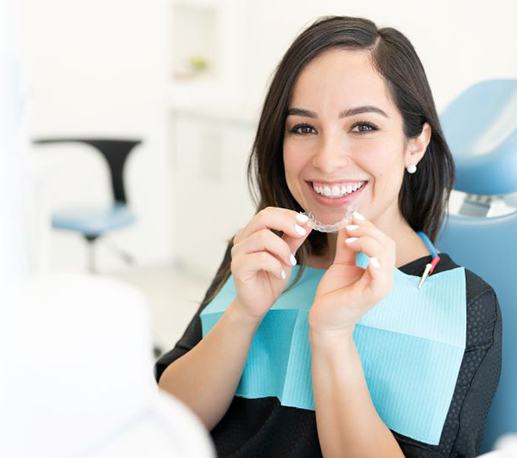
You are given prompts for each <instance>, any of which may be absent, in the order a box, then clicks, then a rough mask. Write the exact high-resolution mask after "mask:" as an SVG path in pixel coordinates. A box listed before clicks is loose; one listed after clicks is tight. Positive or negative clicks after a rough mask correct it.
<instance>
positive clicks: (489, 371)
mask: <svg viewBox="0 0 517 458" xmlns="http://www.w3.org/2000/svg"><path fill="white" fill-rule="evenodd" d="M430 260H431V257H430V256H426V257H423V258H420V259H417V260H415V261H412V262H410V263H408V264H406V265H404V266H402V267H400V268H399V269H400V270H401V271H403V272H404V273H406V274H408V275H416V276H418V277H420V276H421V275H422V272H423V270H424V268H425V265H426V264H427V263H428V262H430ZM455 267H459V266H458V265H457V264H456V263H454V261H453V260H452V259H451V258H450V257H449V256H448V255H447V254H445V253H440V262H439V263H438V265H437V267H436V269H435V273H436V272H442V271H446V270H449V269H453V268H455ZM465 274H466V288H467V341H466V348H465V354H464V355H463V360H462V363H461V367H460V371H459V374H458V380H457V382H456V387H455V390H454V395H453V398H452V401H451V405H450V407H449V411H448V414H447V418H446V421H445V425H444V428H443V431H442V435H441V438H440V443H439V445H429V444H425V443H422V442H419V441H416V440H413V439H411V438H409V437H406V436H402V435H401V434H398V433H396V432H394V431H392V433H393V435H394V437H395V439H396V440H397V442H398V444H399V446H400V447H401V449H402V451H403V452H404V455H405V456H407V457H419V458H421V457H422V458H426V457H446V456H447V457H449V456H450V457H474V456H476V455H478V453H479V448H480V445H481V440H482V437H483V430H484V425H485V419H486V416H487V413H488V408H489V406H490V403H491V401H492V397H493V395H494V393H495V389H496V387H497V383H498V381H499V374H500V371H501V333H502V331H501V313H500V310H499V304H498V302H497V297H496V295H495V293H494V290H493V289H492V288H491V286H490V285H488V284H487V283H486V282H485V281H483V280H482V279H481V278H480V277H478V276H477V275H476V274H474V273H472V272H471V271H469V270H467V269H465ZM424 287H425V286H424ZM209 291H210V290H209ZM205 306H206V305H202V306H201V307H200V308H199V310H198V311H197V312H196V314H195V316H194V318H193V319H192V321H191V322H190V324H189V326H188V327H187V330H186V331H185V333H184V334H183V337H181V339H180V340H179V341H178V342H177V344H176V346H175V347H174V349H172V350H171V351H170V352H168V353H166V354H165V355H163V356H162V357H161V358H160V359H159V360H158V362H157V363H156V374H155V375H156V379H157V380H158V379H159V377H160V376H161V374H162V373H163V371H164V370H165V368H166V367H167V366H168V365H169V364H171V363H172V362H173V361H174V360H176V359H177V358H179V357H180V356H182V355H184V354H185V353H187V352H188V351H189V350H191V349H192V348H193V347H194V346H195V345H196V344H197V343H198V342H199V341H200V340H201V338H202V330H201V320H200V317H199V314H200V313H201V311H202V310H203V308H204V307H205ZM210 434H211V436H212V439H213V441H214V443H215V447H216V450H217V453H218V456H220V457H230V456H231V457H246V458H250V457H267V458H270V457H282V458H283V457H293V458H302V457H321V456H322V455H321V449H320V445H319V441H318V434H317V429H316V415H315V412H314V411H312V410H305V409H298V408H295V407H285V406H282V405H280V403H279V401H278V399H277V398H275V397H268V398H260V399H245V398H241V397H237V396H235V397H234V398H233V401H232V403H231V404H230V407H229V408H228V410H227V412H226V414H225V415H224V417H223V418H222V419H221V421H220V422H219V423H218V424H217V425H216V426H215V428H214V429H213V430H212V431H211V433H210Z"/></svg>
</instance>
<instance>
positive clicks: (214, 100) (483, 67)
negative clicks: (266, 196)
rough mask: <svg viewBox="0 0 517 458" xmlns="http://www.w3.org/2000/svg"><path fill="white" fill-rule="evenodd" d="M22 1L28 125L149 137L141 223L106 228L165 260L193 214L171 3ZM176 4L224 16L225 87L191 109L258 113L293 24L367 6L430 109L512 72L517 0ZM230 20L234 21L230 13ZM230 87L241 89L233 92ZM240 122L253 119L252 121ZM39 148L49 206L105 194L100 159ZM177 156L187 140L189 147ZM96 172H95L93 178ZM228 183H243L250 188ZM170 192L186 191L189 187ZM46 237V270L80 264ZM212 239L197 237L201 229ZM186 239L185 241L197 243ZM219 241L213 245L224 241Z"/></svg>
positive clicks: (58, 237) (138, 188)
mask: <svg viewBox="0 0 517 458" xmlns="http://www.w3.org/2000/svg"><path fill="white" fill-rule="evenodd" d="M24 1H25V12H26V14H25V24H26V27H25V33H24V36H25V51H26V59H27V64H28V67H29V71H30V96H31V109H32V115H31V126H32V128H31V130H32V133H33V134H34V135H51V134H59V135H63V134H70V135H74V134H90V135H96V134H97V135H105V136H109V135H129V136H141V137H143V138H144V141H145V144H144V145H143V146H142V147H140V148H139V149H138V150H135V154H134V155H133V157H132V158H131V160H130V162H129V164H128V169H127V184H128V188H129V189H128V191H129V198H130V200H131V203H132V205H133V208H134V209H135V210H136V212H137V213H138V215H139V217H140V218H139V222H138V224H137V225H136V226H134V227H133V228H131V229H128V230H125V231H122V232H121V233H119V234H117V235H113V236H112V239H113V240H114V241H116V242H117V244H118V245H121V246H123V247H125V248H128V249H129V250H130V251H131V252H133V253H134V254H135V255H136V257H137V260H138V262H139V263H140V264H152V263H162V262H167V261H170V260H171V259H172V258H173V255H174V254H175V248H174V244H175V242H174V240H175V239H174V233H175V222H177V221H186V220H188V218H189V215H188V214H184V213H182V214H175V204H174V201H175V200H174V189H173V188H174V186H173V182H172V180H173V173H172V172H173V170H172V167H173V166H172V151H171V149H172V148H173V144H174V139H168V136H169V135H174V132H173V131H171V121H170V118H169V115H170V110H171V109H172V107H173V104H174V102H171V98H170V94H171V91H170V89H171V88H170V87H169V83H170V81H171V63H172V62H173V56H174V52H175V50H176V49H178V48H177V47H181V46H182V43H174V42H172V40H171V37H173V36H175V35H174V33H173V31H172V30H170V24H171V22H172V21H171V19H172V18H171V11H172V3H173V1H174V0H159V1H144V0H134V1H131V2H127V1H125V2H124V1H122V0H103V1H102V0H90V1H86V0H81V1H78V0H76V1H73V2H70V1H67V0H47V1H45V2H41V1H38V0H24ZM183 3H185V4H189V3H196V4H201V5H203V4H204V5H206V4H208V5H212V6H214V7H215V8H219V9H220V10H221V11H225V12H226V16H225V17H226V18H227V19H226V21H227V22H226V23H225V24H224V30H223V31H222V38H221V42H225V43H227V45H225V46H230V48H231V52H230V53H228V52H226V53H224V55H223V57H222V60H223V61H224V62H223V66H224V68H223V69H222V73H223V74H224V75H226V76H225V78H226V79H227V83H228V82H229V84H227V85H226V86H221V88H222V89H221V90H219V91H217V90H212V89H210V86H205V88H204V89H205V91H204V92H200V93H199V94H198V96H197V99H198V100H197V102H196V104H197V105H201V108H198V111H203V110H204V109H205V107H206V110H209V111H211V112H213V111H214V106H215V111H217V110H219V109H221V110H223V111H224V110H226V109H228V107H226V106H222V107H221V100H223V101H225V100H230V99H233V103H232V104H235V103H236V104H237V105H238V107H241V108H237V111H238V110H241V113H242V116H243V118H247V119H252V120H253V119H256V116H257V115H258V112H259V109H260V105H261V103H262V100H263V97H264V93H265V90H266V87H267V84H268V82H269V79H270V77H271V75H272V72H273V71H274V68H275V66H276V65H277V63H278V61H279V59H280V58H281V56H282V54H283V53H284V52H285V50H286V49H287V47H288V46H289V44H290V43H291V41H292V40H293V39H294V37H295V36H296V35H297V33H299V32H300V31H301V29H302V28H304V27H305V26H307V25H308V24H309V23H310V22H312V20H314V19H315V18H316V17H318V16H320V15H329V14H343V15H356V16H363V17H368V18H370V19H372V20H374V21H375V22H376V23H377V24H378V25H379V26H393V27H395V28H397V29H399V30H401V31H402V32H403V33H405V34H406V35H407V36H408V38H409V39H410V41H411V42H412V43H413V45H414V46H415V48H416V50H417V52H418V54H419V55H420V57H421V60H422V62H423V64H424V67H425V69H426V71H427V75H428V78H429V81H430V84H431V87H432V89H433V93H434V96H435V100H436V103H437V107H438V110H442V109H443V108H444V107H445V106H446V104H447V103H448V102H449V101H450V100H451V99H453V98H454V97H455V96H456V95H457V94H458V93H460V92H461V91H462V90H464V89H465V88H466V87H467V86H469V85H471V84H473V83H475V82H477V81H479V80H481V79H486V78H505V77H513V78H515V77H516V75H517V59H516V58H515V56H517V40H516V39H515V31H514V30H515V26H514V23H515V18H516V17H517V2H515V1H513V0H493V1H491V2H483V3H481V2H479V3H475V2H472V1H467V0H458V1H447V0H435V1H433V2H410V1H406V0H392V1H383V0H371V1H369V2H344V1H342V0H321V1H317V2H316V1H314V0H312V1H308V0H296V1H295V0H284V1H281V2H279V1H278V0H261V1H258V0H190V1H188V0H184V1H183ZM232 15H233V16H232ZM232 17H239V18H240V19H239V20H238V21H234V20H233V19H232V20H228V18H232ZM232 21H233V25H231V24H232ZM229 24H230V25H229ZM176 31H177V30H176ZM228 43H231V45H228ZM232 55H233V56H234V57H233V59H232ZM232 66H233V67H232ZM219 70H221V68H219ZM228 88H231V89H230V90H228ZM236 94H244V96H243V97H242V99H241V100H240V101H239V100H237V102H235V98H236ZM176 95H177V96H183V97H182V98H183V102H185V101H186V103H188V102H189V100H191V99H192V98H193V97H194V96H195V93H193V92H192V93H190V92H188V91H183V89H182V88H181V87H180V88H179V90H177V88H176ZM237 98H238V97H237ZM176 100H178V99H176ZM183 102H182V103H183ZM223 105H224V103H223ZM233 112H235V109H233ZM467 122H468V120H467ZM251 125H253V121H252V122H251ZM249 126H250V123H249V122H248V127H247V128H248V129H249ZM244 149H245V148H244ZM35 154H36V155H38V154H39V155H40V156H39V157H40V160H41V158H42V157H43V156H41V155H42V154H45V156H44V157H45V158H49V159H50V158H53V160H55V164H56V165H53V166H49V165H48V164H50V163H51V161H50V160H49V161H46V163H47V165H46V166H43V168H44V169H45V170H46V172H44V173H42V176H44V177H46V178H44V179H43V181H44V182H46V183H47V185H46V186H45V189H47V194H48V195H47V201H48V203H49V207H51V208H54V207H59V206H60V205H62V204H65V203H68V202H70V201H72V200H79V201H91V200H93V201H97V202H101V201H103V199H104V200H106V195H107V189H106V186H107V183H106V181H105V180H106V179H107V177H106V176H105V170H104V168H103V165H102V163H101V162H100V160H98V158H97V159H94V158H93V156H92V155H91V154H90V153H89V152H88V150H87V149H84V148H83V149H80V150H79V151H77V150H72V149H70V148H64V147H63V149H61V150H59V151H56V152H48V151H47V150H45V153H43V151H42V150H38V153H35ZM176 154H192V151H191V150H190V149H189V147H188V145H187V146H184V147H183V149H182V150H181V151H176ZM239 167H240V165H239ZM103 176H104V182H103V181H102V180H100V179H99V177H103ZM92 183H95V185H94V186H92V185H91V184H92ZM194 185H195V184H194V183H193V186H194ZM64 189H66V190H67V192H66V193H64V192H63V190H64ZM237 191H240V192H241V193H243V194H246V193H247V190H246V189H242V190H236V192H237ZM177 198H182V199H185V198H187V197H186V193H185V192H183V193H182V194H181V195H180V196H177ZM243 199H246V197H243ZM184 207H185V208H188V205H185V206H184ZM191 211H196V209H192V210H191ZM173 219H174V220H173ZM242 223H243V224H244V223H245V221H243V222H242ZM49 234H50V235H49V240H50V243H51V247H50V253H51V262H50V269H51V270H81V269H83V268H84V266H85V265H86V260H85V255H86V252H85V249H84V244H83V243H82V241H81V240H80V239H79V238H78V237H76V236H73V235H67V234H60V233H55V232H51V233H50V232H49ZM230 235H231V234H228V237H229V236H230ZM210 236H211V235H210V233H207V234H206V237H207V240H209V239H210ZM176 243H178V240H176ZM181 243H182V244H184V245H185V247H188V246H189V244H193V243H195V240H181ZM217 243H218V244H219V245H218V247H219V248H218V250H220V249H221V247H222V245H221V243H222V242H221V240H218V241H217ZM185 247H183V249H184V250H185V249H187V248H185ZM100 251H101V252H100V257H101V259H100V267H101V269H110V268H117V267H120V263H119V261H118V260H117V259H116V258H115V257H113V256H111V255H110V254H109V253H108V252H104V251H103V250H102V249H101V250H100ZM217 256H219V254H217ZM213 262H214V263H215V262H216V261H215V259H214V261H213Z"/></svg>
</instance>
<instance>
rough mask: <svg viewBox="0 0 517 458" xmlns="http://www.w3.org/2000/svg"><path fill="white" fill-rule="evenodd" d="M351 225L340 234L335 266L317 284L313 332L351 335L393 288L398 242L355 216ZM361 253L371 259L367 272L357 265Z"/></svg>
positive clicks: (311, 318)
mask: <svg viewBox="0 0 517 458" xmlns="http://www.w3.org/2000/svg"><path fill="white" fill-rule="evenodd" d="M351 224H352V229H350V225H349V226H347V227H346V228H344V229H342V230H340V231H339V232H338V236H337V244H336V256H335V258H334V263H333V264H332V265H331V266H330V267H329V268H328V270H327V272H326V273H325V275H323V277H322V278H321V280H320V283H319V285H318V289H317V291H316V296H315V298H314V302H313V305H312V308H311V311H310V313H309V324H310V328H311V332H317V333H318V334H320V333H327V332H332V333H334V332H336V331H337V332H341V331H344V332H348V333H351V332H352V330H353V328H354V326H355V324H356V322H357V321H359V319H360V318H361V317H362V316H363V315H364V314H365V313H366V312H367V311H368V310H369V309H370V308H371V307H372V306H374V305H375V304H377V303H378V302H379V301H380V300H381V299H382V298H383V297H384V296H386V295H387V294H388V293H389V292H390V290H391V288H392V285H393V270H394V267H395V258H396V256H395V242H394V241H393V240H392V239H391V238H390V237H388V236H387V235H386V234H384V233H383V232H382V231H381V230H380V229H378V228H377V227H376V226H375V225H374V224H373V223H371V222H369V221H367V220H364V218H363V217H362V216H361V215H357V214H356V213H354V216H353V220H352V223H351ZM354 228H355V230H354ZM346 239H348V240H349V242H346ZM350 239H352V241H350ZM360 251H362V252H363V253H365V254H366V255H367V256H369V258H370V260H369V263H368V268H367V269H362V268H360V267H357V266H356V254H357V253H358V252H360Z"/></svg>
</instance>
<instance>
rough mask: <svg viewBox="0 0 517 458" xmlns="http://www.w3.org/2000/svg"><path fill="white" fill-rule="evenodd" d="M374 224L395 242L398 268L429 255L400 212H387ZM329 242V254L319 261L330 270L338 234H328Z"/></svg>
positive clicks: (321, 265) (375, 220)
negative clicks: (392, 213)
mask: <svg viewBox="0 0 517 458" xmlns="http://www.w3.org/2000/svg"><path fill="white" fill-rule="evenodd" d="M372 223H373V224H374V225H375V226H376V227H377V228H378V229H380V230H381V231H382V232H384V233H385V234H386V235H387V236H388V237H390V238H391V239H392V240H393V241H394V242H395V246H396V250H397V253H396V263H395V264H396V267H400V266H403V265H404V264H407V263H408V262H411V261H414V260H415V259H418V258H421V257H423V256H427V255H429V250H428V249H427V247H426V246H425V244H424V242H423V241H422V240H421V239H420V237H419V236H418V234H417V233H416V232H415V231H414V230H413V229H412V228H411V227H410V226H409V224H408V223H407V221H406V220H405V219H404V218H403V217H402V215H401V214H400V212H399V211H397V212H396V213H395V214H394V215H391V214H388V213H387V212H385V213H383V214H381V215H379V216H378V217H377V218H375V219H374V220H372ZM327 241H328V247H329V249H328V253H327V255H326V256H323V257H321V258H320V259H319V260H318V261H317V263H318V264H319V267H325V268H328V267H329V266H330V265H331V264H332V262H333V260H334V257H335V255H336V242H337V233H330V234H327Z"/></svg>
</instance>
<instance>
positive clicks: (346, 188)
mask: <svg viewBox="0 0 517 458" xmlns="http://www.w3.org/2000/svg"><path fill="white" fill-rule="evenodd" d="M364 183H366V182H365V181H359V182H357V183H353V184H352V183H351V184H347V185H334V186H326V185H325V186H318V185H315V184H313V185H312V187H313V188H314V190H315V191H316V192H317V193H318V194H322V195H324V196H327V197H342V196H344V195H346V194H350V193H352V192H354V191H357V190H358V189H359V188H360V187H361V186H362V185H363V184H364Z"/></svg>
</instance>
